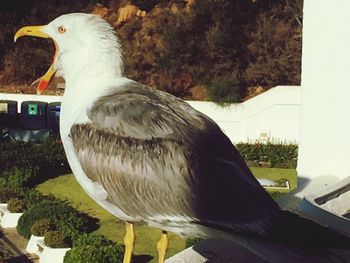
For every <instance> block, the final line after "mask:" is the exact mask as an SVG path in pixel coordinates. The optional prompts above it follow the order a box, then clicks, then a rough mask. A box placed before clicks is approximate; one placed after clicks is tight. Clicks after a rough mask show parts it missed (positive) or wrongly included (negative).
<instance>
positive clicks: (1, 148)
mask: <svg viewBox="0 0 350 263" xmlns="http://www.w3.org/2000/svg"><path fill="white" fill-rule="evenodd" d="M0 164H1V166H0V185H8V186H11V187H32V186H34V185H36V184H38V183H41V182H43V181H46V180H47V179H50V178H54V177H56V176H58V175H61V174H64V173H69V172H70V169H69V165H68V162H67V160H66V156H65V153H64V150H63V146H62V143H60V142H57V141H55V140H53V139H49V140H47V141H45V142H44V143H42V144H39V145H37V144H33V143H23V142H0Z"/></svg>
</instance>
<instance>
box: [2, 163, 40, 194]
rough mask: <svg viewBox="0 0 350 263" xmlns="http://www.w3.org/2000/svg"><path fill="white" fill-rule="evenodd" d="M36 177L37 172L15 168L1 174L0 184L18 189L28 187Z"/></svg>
mask: <svg viewBox="0 0 350 263" xmlns="http://www.w3.org/2000/svg"><path fill="white" fill-rule="evenodd" d="M35 177H36V172H35V170H32V169H23V168H17V167H14V168H11V169H9V170H5V171H3V172H2V173H1V174H0V184H1V185H4V186H6V187H9V188H13V189H16V188H21V187H25V186H27V185H28V184H29V182H31V181H32V180H33V179H34V178H35Z"/></svg>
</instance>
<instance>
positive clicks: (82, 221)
mask: <svg viewBox="0 0 350 263" xmlns="http://www.w3.org/2000/svg"><path fill="white" fill-rule="evenodd" d="M43 198H44V199H43V200H42V201H41V202H39V203H36V204H30V205H29V207H28V210H27V211H25V212H24V214H23V215H22V216H21V218H20V219H19V221H18V225H17V231H18V233H19V234H20V235H22V236H24V237H26V238H29V237H30V235H31V232H30V229H31V227H32V226H33V225H34V223H35V222H36V221H37V220H39V219H43V218H47V219H49V220H50V222H51V223H52V224H53V225H55V226H56V227H57V229H58V230H60V231H61V232H62V233H63V234H64V235H65V236H67V237H68V238H71V239H74V238H75V237H76V236H78V235H80V234H82V233H85V232H90V231H92V230H95V229H96V228H97V224H96V219H94V218H92V217H90V216H88V215H86V214H83V213H80V212H78V211H77V210H76V209H74V208H73V207H71V206H69V205H68V204H66V203H65V202H63V201H59V200H52V197H49V198H48V199H46V198H45V197H43Z"/></svg>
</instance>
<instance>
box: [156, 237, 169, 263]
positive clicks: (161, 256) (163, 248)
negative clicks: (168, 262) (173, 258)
mask: <svg viewBox="0 0 350 263" xmlns="http://www.w3.org/2000/svg"><path fill="white" fill-rule="evenodd" d="M168 245H169V239H168V233H167V232H166V231H164V230H163V231H162V236H161V238H160V240H159V241H158V243H157V249H158V263H163V262H164V261H165V256H166V252H167V251H168Z"/></svg>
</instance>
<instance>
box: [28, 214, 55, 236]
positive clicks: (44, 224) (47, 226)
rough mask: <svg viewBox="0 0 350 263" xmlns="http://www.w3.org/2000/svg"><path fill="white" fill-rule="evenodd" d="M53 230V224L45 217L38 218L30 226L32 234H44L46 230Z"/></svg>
mask: <svg viewBox="0 0 350 263" xmlns="http://www.w3.org/2000/svg"><path fill="white" fill-rule="evenodd" d="M51 230H54V227H53V225H52V224H51V223H50V220H49V219H47V218H42V219H39V220H38V221H36V222H35V223H34V225H33V226H32V227H31V229H30V232H31V233H32V235H34V236H44V235H45V234H46V233H47V232H49V231H51Z"/></svg>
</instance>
